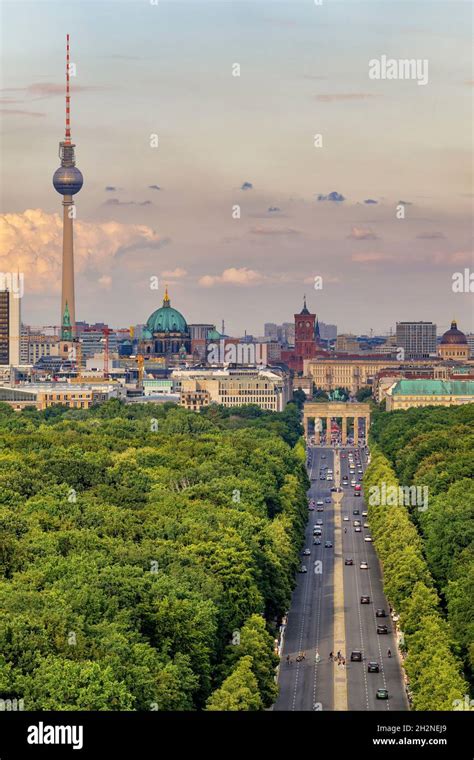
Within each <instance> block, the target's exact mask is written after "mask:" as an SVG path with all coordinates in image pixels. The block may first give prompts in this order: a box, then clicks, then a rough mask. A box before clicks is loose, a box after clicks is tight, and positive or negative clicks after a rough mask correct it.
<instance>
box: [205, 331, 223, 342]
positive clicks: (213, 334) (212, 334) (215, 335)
mask: <svg viewBox="0 0 474 760" xmlns="http://www.w3.org/2000/svg"><path fill="white" fill-rule="evenodd" d="M221 338H222V335H221V334H220V332H218V331H217V330H216V328H214V329H213V330H209V332H208V333H207V340H220V339H221Z"/></svg>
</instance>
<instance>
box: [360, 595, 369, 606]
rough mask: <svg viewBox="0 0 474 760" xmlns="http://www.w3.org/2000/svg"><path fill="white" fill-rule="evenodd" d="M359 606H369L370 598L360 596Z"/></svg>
mask: <svg viewBox="0 0 474 760" xmlns="http://www.w3.org/2000/svg"><path fill="white" fill-rule="evenodd" d="M360 603H361V604H370V596H369V595H368V594H362V596H361V598H360Z"/></svg>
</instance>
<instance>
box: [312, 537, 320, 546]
mask: <svg viewBox="0 0 474 760" xmlns="http://www.w3.org/2000/svg"><path fill="white" fill-rule="evenodd" d="M313 546H321V539H320V538H315V539H314V541H313Z"/></svg>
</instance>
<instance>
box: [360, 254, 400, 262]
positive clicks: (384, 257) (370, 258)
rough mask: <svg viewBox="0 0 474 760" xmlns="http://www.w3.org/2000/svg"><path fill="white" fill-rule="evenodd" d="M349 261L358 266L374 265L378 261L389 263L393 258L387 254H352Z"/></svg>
mask: <svg viewBox="0 0 474 760" xmlns="http://www.w3.org/2000/svg"><path fill="white" fill-rule="evenodd" d="M351 259H352V261H355V262H356V263H358V264H376V263H377V262H379V261H390V260H391V259H393V256H391V255H390V254H388V253H354V254H353V255H352V256H351Z"/></svg>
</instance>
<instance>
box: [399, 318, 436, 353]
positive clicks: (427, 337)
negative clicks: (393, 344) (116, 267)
mask: <svg viewBox="0 0 474 760" xmlns="http://www.w3.org/2000/svg"><path fill="white" fill-rule="evenodd" d="M397 347H399V348H403V350H404V352H405V353H404V358H405V359H427V358H428V357H429V356H433V355H435V354H436V325H435V324H434V323H433V322H397Z"/></svg>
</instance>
